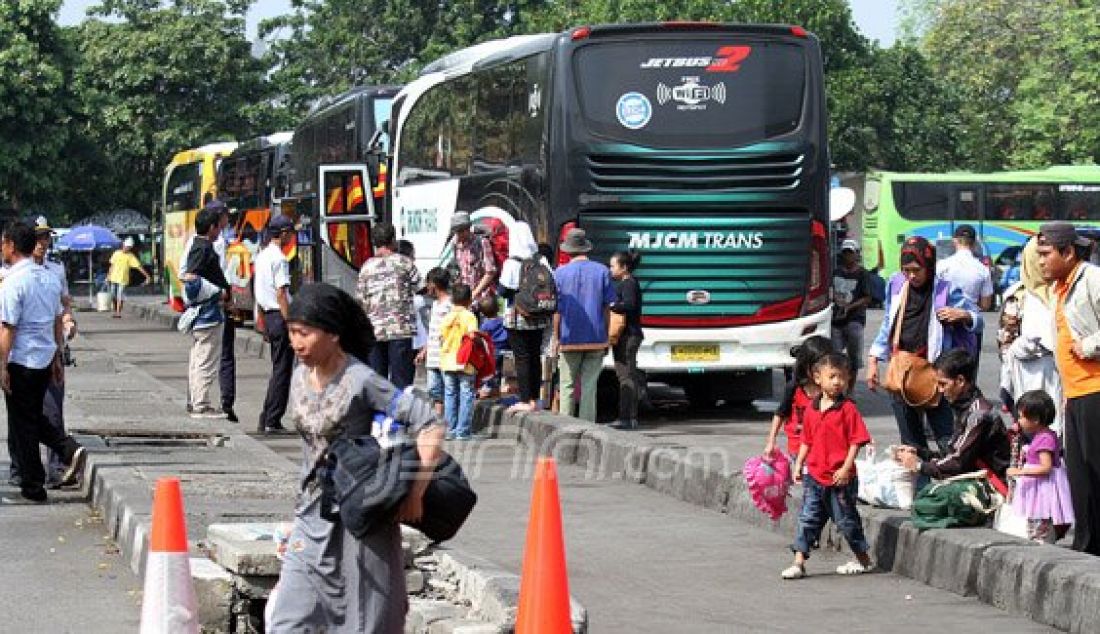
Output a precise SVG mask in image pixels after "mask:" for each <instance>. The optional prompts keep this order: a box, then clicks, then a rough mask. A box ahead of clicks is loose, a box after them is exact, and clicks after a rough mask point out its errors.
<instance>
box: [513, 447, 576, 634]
mask: <svg viewBox="0 0 1100 634" xmlns="http://www.w3.org/2000/svg"><path fill="white" fill-rule="evenodd" d="M572 631H573V623H572V619H571V618H570V610H569V575H568V573H567V572H566V569H565V540H564V538H563V536H562V530H561V502H560V501H559V499H558V472H557V467H556V466H555V463H554V459H553V458H539V462H538V466H536V468H535V487H534V492H533V493H532V496H531V517H530V519H529V520H528V524H527V546H526V548H525V549H524V552H523V577H522V579H521V580H520V585H519V614H518V615H517V617H516V634H568V633H571V632H572Z"/></svg>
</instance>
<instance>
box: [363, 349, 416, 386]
mask: <svg viewBox="0 0 1100 634" xmlns="http://www.w3.org/2000/svg"><path fill="white" fill-rule="evenodd" d="M415 360H416V354H415V352H413V347H412V337H407V338H405V339H391V340H390V341H376V342H374V347H372V348H371V350H370V367H371V369H372V370H374V371H375V372H377V373H378V374H379V375H380V376H382V377H384V378H387V379H389V380H390V383H393V386H394V387H396V388H397V389H399V390H402V389H405V388H406V387H408V386H410V385H412V383H413V378H414V373H415V371H416V367H415V365H414V362H415Z"/></svg>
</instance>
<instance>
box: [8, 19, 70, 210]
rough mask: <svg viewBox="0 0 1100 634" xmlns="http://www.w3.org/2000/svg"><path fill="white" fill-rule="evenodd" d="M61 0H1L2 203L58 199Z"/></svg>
mask: <svg viewBox="0 0 1100 634" xmlns="http://www.w3.org/2000/svg"><path fill="white" fill-rule="evenodd" d="M60 7H61V0H0V42H3V46H2V47H0V206H4V204H5V203H4V202H3V199H4V198H7V204H10V205H11V206H12V207H13V208H15V209H23V208H26V207H30V206H36V205H43V204H48V203H50V202H52V201H55V200H57V198H58V192H57V188H58V185H59V184H60V183H61V182H62V180H63V179H64V177H65V175H64V174H63V173H61V171H60V170H58V169H57V167H56V166H57V165H58V164H60V163H61V161H60V160H59V159H60V155H61V150H62V148H63V147H64V146H65V143H66V139H67V128H66V124H67V123H68V118H69V106H70V100H69V96H70V95H69V91H68V86H69V68H70V65H71V57H70V55H69V51H68V48H67V47H66V44H65V41H64V38H62V37H61V33H60V31H59V30H58V28H57V26H56V25H55V24H54V16H55V15H57V12H58V10H59V9H60Z"/></svg>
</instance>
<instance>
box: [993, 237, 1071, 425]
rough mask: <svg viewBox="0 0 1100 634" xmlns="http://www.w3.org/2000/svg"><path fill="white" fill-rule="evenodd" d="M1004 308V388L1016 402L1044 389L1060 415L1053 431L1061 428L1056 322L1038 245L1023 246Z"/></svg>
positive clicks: (1000, 335) (1001, 339) (1000, 336)
mask: <svg viewBox="0 0 1100 634" xmlns="http://www.w3.org/2000/svg"><path fill="white" fill-rule="evenodd" d="M1004 297H1005V299H1004V302H1003V305H1002V306H1001V327H1000V331H999V332H998V336H997V339H998V341H999V342H1000V344H1001V361H1002V364H1003V365H1002V366H1001V387H1002V388H1003V389H1004V391H1005V393H1006V394H1007V396H1008V400H1007V401H1006V402H1008V403H1011V402H1012V401H1015V400H1016V399H1017V398H1018V397H1019V396H1020V395H1021V394H1023V393H1024V392H1028V391H1031V390H1042V391H1043V392H1046V393H1047V394H1048V395H1050V398H1052V399H1053V400H1054V407H1055V408H1056V410H1057V412H1058V414H1057V416H1055V419H1054V425H1053V426H1052V428H1053V429H1054V430H1055V431H1056V432H1059V433H1061V429H1062V381H1061V380H1060V379H1059V378H1058V368H1057V366H1056V365H1055V363H1054V333H1053V331H1052V330H1051V327H1050V324H1052V323H1054V313H1053V311H1052V310H1051V306H1052V302H1051V294H1050V287H1049V286H1048V285H1047V283H1046V280H1044V279H1043V274H1042V271H1041V270H1040V269H1039V244H1038V241H1037V240H1036V239H1035V238H1032V239H1031V240H1028V242H1027V245H1025V246H1024V251H1023V262H1022V264H1021V266H1020V281H1019V282H1017V283H1016V284H1014V285H1013V286H1011V287H1009V289H1008V290H1007V291H1005V295H1004Z"/></svg>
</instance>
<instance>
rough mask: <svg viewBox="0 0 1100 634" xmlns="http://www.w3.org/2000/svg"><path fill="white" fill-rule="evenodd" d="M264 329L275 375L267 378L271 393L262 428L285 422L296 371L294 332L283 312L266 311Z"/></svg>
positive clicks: (268, 397) (263, 416)
mask: <svg viewBox="0 0 1100 634" xmlns="http://www.w3.org/2000/svg"><path fill="white" fill-rule="evenodd" d="M264 324H265V325H264V332H265V334H266V335H267V340H268V342H270V344H271V377H270V378H269V379H268V380H267V396H265V397H264V409H263V411H262V412H260V430H261V431H262V430H263V429H264V428H266V427H277V426H278V425H280V424H282V420H283V414H286V404H287V400H288V399H289V398H290V378H291V375H293V374H294V351H293V350H291V349H290V334H289V333H288V331H287V327H286V321H284V320H283V314H282V313H280V312H279V311H277V310H272V311H264Z"/></svg>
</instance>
